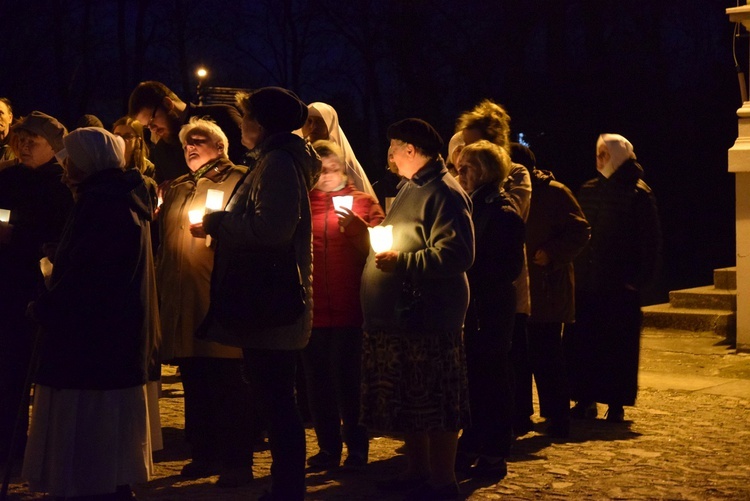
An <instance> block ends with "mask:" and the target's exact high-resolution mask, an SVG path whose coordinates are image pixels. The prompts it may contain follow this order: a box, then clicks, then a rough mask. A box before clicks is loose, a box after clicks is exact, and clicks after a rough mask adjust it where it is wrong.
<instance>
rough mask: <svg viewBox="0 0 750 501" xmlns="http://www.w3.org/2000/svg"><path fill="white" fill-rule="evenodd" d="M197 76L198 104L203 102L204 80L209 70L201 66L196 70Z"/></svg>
mask: <svg viewBox="0 0 750 501" xmlns="http://www.w3.org/2000/svg"><path fill="white" fill-rule="evenodd" d="M195 76H196V77H198V88H197V90H196V92H197V94H198V104H203V81H204V80H205V79H206V77H208V70H207V69H206V68H205V67H203V66H200V67H199V68H198V69H197V70H195Z"/></svg>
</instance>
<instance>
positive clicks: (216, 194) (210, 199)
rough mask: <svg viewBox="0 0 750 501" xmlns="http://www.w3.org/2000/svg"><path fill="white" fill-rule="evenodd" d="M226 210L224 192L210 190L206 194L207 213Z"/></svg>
mask: <svg viewBox="0 0 750 501" xmlns="http://www.w3.org/2000/svg"><path fill="white" fill-rule="evenodd" d="M223 208H224V192H223V191H221V190H208V191H207V192H206V212H207V213H211V212H213V211H217V210H221V209H223Z"/></svg>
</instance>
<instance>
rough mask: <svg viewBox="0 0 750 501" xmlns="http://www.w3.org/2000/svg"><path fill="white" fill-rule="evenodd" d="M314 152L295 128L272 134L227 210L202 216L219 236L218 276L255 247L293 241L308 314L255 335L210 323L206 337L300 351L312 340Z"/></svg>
mask: <svg viewBox="0 0 750 501" xmlns="http://www.w3.org/2000/svg"><path fill="white" fill-rule="evenodd" d="M311 151H312V148H311V147H310V148H309V149H308V147H307V146H306V143H305V141H304V140H303V139H302V138H300V137H299V136H296V135H294V134H292V133H290V132H283V133H278V134H274V135H272V136H270V137H268V138H267V139H265V140H264V141H263V143H262V144H260V145H259V146H258V147H257V148H256V149H255V151H254V153H255V155H256V157H257V163H256V166H255V168H254V169H253V170H252V172H250V174H248V175H247V177H246V178H245V180H244V181H243V182H242V184H240V185H239V186H238V187H237V191H236V192H235V194H234V196H233V197H232V199H231V200H230V201H229V204H228V205H227V210H226V211H222V212H214V213H212V214H209V215H207V216H206V217H205V218H204V221H203V223H204V228H205V230H206V232H207V233H208V234H210V235H211V236H212V237H213V238H215V239H216V245H217V246H216V254H215V257H214V274H216V275H217V277H220V276H222V275H223V274H225V273H226V270H227V269H228V266H229V262H230V261H231V260H232V259H235V258H236V256H238V255H241V254H243V253H246V252H248V251H256V250H268V249H272V250H278V251H284V250H286V249H287V248H289V247H290V246H292V247H293V248H294V253H295V256H296V258H297V265H298V266H299V271H300V275H301V277H302V283H303V285H304V287H305V295H306V298H307V299H308V300H307V301H306V309H305V313H304V314H303V315H302V317H301V318H300V319H299V320H298V321H297V322H295V323H293V324H291V325H286V326H282V327H276V328H269V329H265V330H263V331H260V332H253V333H252V334H251V335H250V334H249V333H248V332H237V331H232V330H231V329H225V328H223V327H222V326H221V325H220V324H219V323H218V322H211V324H210V327H208V330H207V333H206V338H207V339H209V340H212V341H218V342H220V343H224V344H228V345H230V346H240V347H243V348H253V349H267V350H300V349H302V348H304V347H305V346H306V345H307V341H308V340H309V338H310V330H311V328H312V300H311V299H312V219H311V215H310V198H309V196H308V191H309V190H310V188H311V187H312V170H313V164H314V160H313V157H312V156H311ZM300 176H301V177H300ZM243 278H244V281H245V282H246V283H247V286H248V287H253V276H247V277H243ZM212 283H213V280H212Z"/></svg>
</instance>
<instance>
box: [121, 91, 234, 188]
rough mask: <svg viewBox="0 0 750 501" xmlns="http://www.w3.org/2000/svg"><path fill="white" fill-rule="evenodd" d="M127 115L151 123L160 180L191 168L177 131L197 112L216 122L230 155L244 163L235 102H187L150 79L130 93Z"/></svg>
mask: <svg viewBox="0 0 750 501" xmlns="http://www.w3.org/2000/svg"><path fill="white" fill-rule="evenodd" d="M128 115H130V116H131V117H132V118H135V119H136V120H138V121H139V122H140V123H141V124H143V126H144V127H148V129H149V130H150V131H151V139H152V141H155V142H156V145H155V146H154V147H153V149H152V150H151V157H150V160H151V161H152V162H153V163H154V165H155V166H156V174H155V179H156V182H157V183H159V184H161V183H163V182H164V181H167V180H170V179H175V178H177V177H179V176H182V175H183V174H187V173H188V172H190V170H189V169H188V167H187V164H186V163H185V155H184V154H183V151H182V145H180V141H179V139H178V137H177V135H178V134H179V132H180V127H182V126H183V125H184V124H186V123H188V120H190V118H191V117H194V116H199V117H204V116H205V117H208V118H209V119H211V120H213V121H214V122H216V124H217V125H218V126H219V127H220V128H221V130H222V131H223V132H224V134H226V135H227V139H228V140H229V159H230V160H231V161H232V163H234V164H236V165H243V164H244V163H245V161H244V158H245V150H244V148H243V147H242V138H241V133H240V124H241V122H242V117H241V116H240V112H239V110H238V109H237V108H235V107H233V106H228V105H225V104H215V105H208V106H198V105H194V104H192V103H185V102H184V101H182V100H181V99H180V98H179V97H177V95H176V94H175V93H174V92H172V91H171V90H170V89H169V88H168V87H167V86H166V85H164V84H163V83H161V82H155V81H147V82H141V83H140V84H138V86H137V87H136V88H135V90H133V92H132V93H131V94H130V100H129V102H128Z"/></svg>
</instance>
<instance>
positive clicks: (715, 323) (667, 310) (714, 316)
mask: <svg viewBox="0 0 750 501" xmlns="http://www.w3.org/2000/svg"><path fill="white" fill-rule="evenodd" d="M641 310H642V311H643V326H644V327H645V328H655V329H676V330H684V331H693V332H713V333H715V334H716V335H717V336H721V337H723V338H725V339H726V340H727V342H729V343H732V344H733V343H734V342H735V339H736V332H737V320H736V315H735V313H734V311H730V310H712V309H696V308H675V307H674V306H671V305H669V304H655V305H651V306H644V307H643V308H642V309H641Z"/></svg>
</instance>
